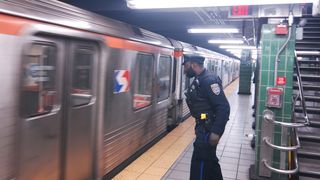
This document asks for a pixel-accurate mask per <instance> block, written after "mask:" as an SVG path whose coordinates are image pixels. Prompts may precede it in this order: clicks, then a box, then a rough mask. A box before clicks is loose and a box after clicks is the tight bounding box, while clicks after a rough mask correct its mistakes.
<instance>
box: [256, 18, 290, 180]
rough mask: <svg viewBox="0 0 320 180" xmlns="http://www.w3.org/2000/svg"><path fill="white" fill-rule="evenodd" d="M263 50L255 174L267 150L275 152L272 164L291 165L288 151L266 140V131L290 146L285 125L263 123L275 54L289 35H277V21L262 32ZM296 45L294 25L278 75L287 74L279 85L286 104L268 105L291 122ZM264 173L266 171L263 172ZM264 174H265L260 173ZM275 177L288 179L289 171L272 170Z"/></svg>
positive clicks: (274, 138) (279, 115)
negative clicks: (267, 125)
mask: <svg viewBox="0 0 320 180" xmlns="http://www.w3.org/2000/svg"><path fill="white" fill-rule="evenodd" d="M261 35H262V38H261V48H262V49H261V51H262V53H261V54H262V58H261V62H259V63H260V69H259V81H258V82H259V84H258V86H259V88H258V94H257V104H256V108H257V111H256V112H257V114H256V123H257V124H256V135H257V136H256V161H255V175H256V176H259V175H261V166H264V165H263V164H262V163H261V157H264V156H265V152H268V151H269V152H271V153H270V154H271V161H272V162H270V165H271V166H273V167H274V168H278V169H288V153H281V152H280V151H279V150H269V148H266V149H265V146H264V144H262V143H264V142H263V140H262V138H263V137H262V134H263V136H264V135H265V134H268V136H270V139H271V140H272V143H273V144H275V145H278V146H288V144H286V143H287V141H288V139H287V138H289V136H288V133H287V132H286V131H285V128H281V127H280V126H278V125H277V126H276V125H275V126H273V125H271V124H270V128H269V130H270V129H271V130H270V131H271V132H266V131H267V129H268V128H265V127H262V122H263V121H264V120H263V111H264V110H265V109H267V107H266V99H267V88H268V87H274V78H275V77H274V71H275V58H276V54H277V52H278V50H279V49H280V47H281V46H282V45H283V43H284V42H285V41H286V39H287V37H288V36H287V35H275V25H270V24H266V25H263V27H262V32H261ZM294 49H295V28H292V37H291V39H290V41H289V43H288V45H287V46H286V48H285V49H284V51H283V52H282V53H281V54H280V62H279V64H278V77H286V84H285V85H282V86H278V87H280V88H283V92H284V94H283V99H282V100H283V105H282V108H268V109H270V110H271V111H273V112H274V113H275V116H276V121H281V122H291V112H292V102H291V99H292V91H293V90H292V87H293V84H292V83H293V82H292V81H293V65H294ZM262 174H263V173H262ZM260 177H261V176H260ZM270 178H271V179H288V176H287V175H280V174H278V173H271V177H270Z"/></svg>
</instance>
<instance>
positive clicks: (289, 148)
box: [263, 137, 301, 151]
mask: <svg viewBox="0 0 320 180" xmlns="http://www.w3.org/2000/svg"><path fill="white" fill-rule="evenodd" d="M297 139H298V141H297V145H295V146H277V145H275V144H272V143H271V139H270V138H269V137H264V138H263V141H264V142H265V143H266V144H267V145H268V146H270V147H271V148H273V149H278V150H281V151H295V150H297V149H298V148H300V147H301V145H300V141H299V138H297Z"/></svg>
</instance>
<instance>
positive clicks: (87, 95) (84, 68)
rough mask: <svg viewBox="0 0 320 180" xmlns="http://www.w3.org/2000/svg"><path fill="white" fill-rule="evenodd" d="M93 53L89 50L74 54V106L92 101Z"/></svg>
mask: <svg viewBox="0 0 320 180" xmlns="http://www.w3.org/2000/svg"><path fill="white" fill-rule="evenodd" d="M93 57H94V55H93V53H92V52H91V51H90V50H87V49H81V48H79V49H77V50H75V52H74V60H73V67H72V89H71V96H72V102H71V103H72V105H73V106H80V105H84V104H89V103H90V101H91V94H92V92H91V91H92V90H91V88H92V87H91V86H92V61H93Z"/></svg>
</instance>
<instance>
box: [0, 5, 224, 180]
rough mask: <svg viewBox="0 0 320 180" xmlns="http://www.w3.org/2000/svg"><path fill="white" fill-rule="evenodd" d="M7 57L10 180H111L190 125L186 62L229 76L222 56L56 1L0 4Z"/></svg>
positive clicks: (4, 132) (4, 110)
mask: <svg viewBox="0 0 320 180" xmlns="http://www.w3.org/2000/svg"><path fill="white" fill-rule="evenodd" d="M0 47H1V48H0V57H1V59H2V61H1V63H2V65H1V66H0V72H1V73H2V75H1V80H2V87H1V93H2V94H3V95H4V96H3V98H2V99H1V100H0V111H1V114H0V122H1V123H0V152H1V160H0V167H1V169H0V179H4V180H11V179H23V180H24V179H30V180H31V179H32V180H43V179H46V180H57V179H101V178H102V177H110V176H112V174H113V173H114V170H115V169H116V168H117V167H119V165H121V164H123V163H124V162H125V161H126V160H127V159H128V158H130V157H132V156H134V155H136V154H137V153H138V152H139V150H141V148H142V147H145V146H146V145H148V144H149V143H151V142H153V141H154V140H156V139H157V138H159V137H161V135H163V134H165V133H166V130H167V127H168V126H174V125H177V124H179V122H181V120H182V119H185V118H187V117H188V116H189V109H188V108H187V106H186V104H185V101H184V99H185V96H184V93H183V92H184V90H185V89H186V88H187V87H188V86H189V84H190V82H191V80H190V79H188V78H185V76H184V75H183V66H182V65H181V64H182V61H183V55H185V54H192V53H197V54H202V55H204V56H205V57H206V59H212V60H210V61H208V62H210V63H209V64H210V66H211V67H213V65H214V71H216V73H218V74H219V75H220V76H222V75H223V71H222V69H223V68H222V64H223V63H222V60H220V59H219V58H217V57H218V56H221V55H219V54H218V53H215V52H212V51H209V50H204V49H201V48H199V47H196V46H193V45H190V44H187V43H183V42H179V41H175V40H170V39H168V38H166V37H164V36H161V35H158V34H155V33H152V32H149V31H146V30H143V29H141V28H137V27H134V26H130V25H128V24H125V23H122V22H119V21H115V20H112V19H109V18H105V17H102V16H99V15H96V14H93V13H90V12H88V11H85V10H82V9H79V8H76V7H73V6H70V5H67V4H64V3H61V2H58V1H53V0H48V1H38V0H34V1H30V0H6V1H1V2H0ZM213 54H215V56H214V55H213ZM215 58H216V59H215ZM209 64H207V65H206V66H208V67H207V68H209Z"/></svg>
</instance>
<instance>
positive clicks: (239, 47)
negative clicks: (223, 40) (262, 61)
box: [219, 45, 257, 49]
mask: <svg viewBox="0 0 320 180" xmlns="http://www.w3.org/2000/svg"><path fill="white" fill-rule="evenodd" d="M219 48H221V49H257V48H256V47H255V46H229V45H222V46H219Z"/></svg>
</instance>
